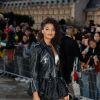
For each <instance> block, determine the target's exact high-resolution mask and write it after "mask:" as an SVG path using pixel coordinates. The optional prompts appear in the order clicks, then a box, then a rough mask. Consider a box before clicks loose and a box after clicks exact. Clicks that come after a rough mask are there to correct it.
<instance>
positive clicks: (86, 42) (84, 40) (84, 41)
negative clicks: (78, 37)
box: [82, 38, 89, 46]
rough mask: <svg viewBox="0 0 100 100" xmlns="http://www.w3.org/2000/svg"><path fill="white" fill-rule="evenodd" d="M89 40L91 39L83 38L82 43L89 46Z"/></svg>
mask: <svg viewBox="0 0 100 100" xmlns="http://www.w3.org/2000/svg"><path fill="white" fill-rule="evenodd" d="M88 40H89V39H84V38H83V39H82V44H83V45H85V46H88Z"/></svg>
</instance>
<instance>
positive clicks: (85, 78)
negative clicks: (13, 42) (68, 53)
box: [0, 47, 100, 100]
mask: <svg viewBox="0 0 100 100" xmlns="http://www.w3.org/2000/svg"><path fill="white" fill-rule="evenodd" d="M0 73H2V74H1V76H2V75H5V74H11V75H14V76H18V77H23V78H31V77H32V68H30V56H29V55H28V54H26V55H25V53H24V48H23V47H16V49H11V50H7V49H6V50H4V56H3V57H2V58H0ZM80 73H81V77H80V78H79V80H78V84H79V85H80V91H81V96H80V100H99V99H100V98H99V99H98V94H100V93H99V92H98V89H97V84H96V72H95V70H94V69H93V70H86V71H80Z"/></svg>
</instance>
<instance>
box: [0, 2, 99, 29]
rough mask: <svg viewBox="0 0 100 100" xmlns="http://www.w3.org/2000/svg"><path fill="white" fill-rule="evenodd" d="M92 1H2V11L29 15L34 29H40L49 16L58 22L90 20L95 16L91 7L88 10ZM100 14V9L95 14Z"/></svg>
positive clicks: (0, 9)
mask: <svg viewBox="0 0 100 100" xmlns="http://www.w3.org/2000/svg"><path fill="white" fill-rule="evenodd" d="M90 1H92V0H2V2H1V3H2V6H1V8H0V11H1V12H3V13H4V12H14V13H15V14H21V15H29V16H30V17H32V18H33V19H34V20H35V25H34V27H35V28H39V27H40V23H41V21H42V20H43V19H45V18H46V17H48V16H49V17H53V18H56V19H57V20H60V19H65V20H67V19H76V20H78V21H81V22H84V21H86V20H87V21H88V20H90V16H91V17H92V15H93V14H94V13H93V12H91V9H90V10H89V7H88V9H86V8H87V5H89V3H90ZM91 13H93V14H92V15H91ZM98 13H100V9H98V10H96V13H95V14H96V15H98ZM99 15H100V14H99ZM93 16H94V15H93ZM98 17H99V16H98ZM98 20H99V18H98ZM98 20H97V19H95V22H98V23H99V22H100V20H99V21H98Z"/></svg>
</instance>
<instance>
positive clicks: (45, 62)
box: [30, 42, 59, 92]
mask: <svg viewBox="0 0 100 100" xmlns="http://www.w3.org/2000/svg"><path fill="white" fill-rule="evenodd" d="M58 49H59V48H57V52H58ZM30 67H31V68H32V77H33V86H32V89H33V92H34V91H37V90H38V86H37V84H38V80H39V79H41V78H42V79H48V78H50V77H53V78H54V77H59V75H58V72H59V62H58V64H57V65H56V64H55V58H54V55H53V52H52V50H51V47H50V46H48V45H46V43H44V42H40V43H36V44H34V45H33V46H32V47H31V66H30Z"/></svg>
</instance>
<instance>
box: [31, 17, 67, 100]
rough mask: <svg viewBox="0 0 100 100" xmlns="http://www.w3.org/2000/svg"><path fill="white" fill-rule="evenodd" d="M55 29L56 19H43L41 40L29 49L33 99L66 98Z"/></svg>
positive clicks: (55, 99)
mask: <svg viewBox="0 0 100 100" xmlns="http://www.w3.org/2000/svg"><path fill="white" fill-rule="evenodd" d="M57 31H58V23H57V22H56V20H54V19H53V18H47V19H45V20H44V21H43V22H42V24H41V32H42V37H41V38H42V40H41V41H40V42H39V43H36V44H35V45H34V46H33V50H32V49H31V50H32V52H31V55H32V58H31V59H32V60H31V68H32V74H33V84H32V91H33V100H58V99H60V98H64V100H68V89H67V86H66V83H65V81H64V80H63V78H62V77H61V75H60V70H59V65H60V64H59V55H58V48H57V45H56V43H57V41H56V37H57V36H58V34H57Z"/></svg>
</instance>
